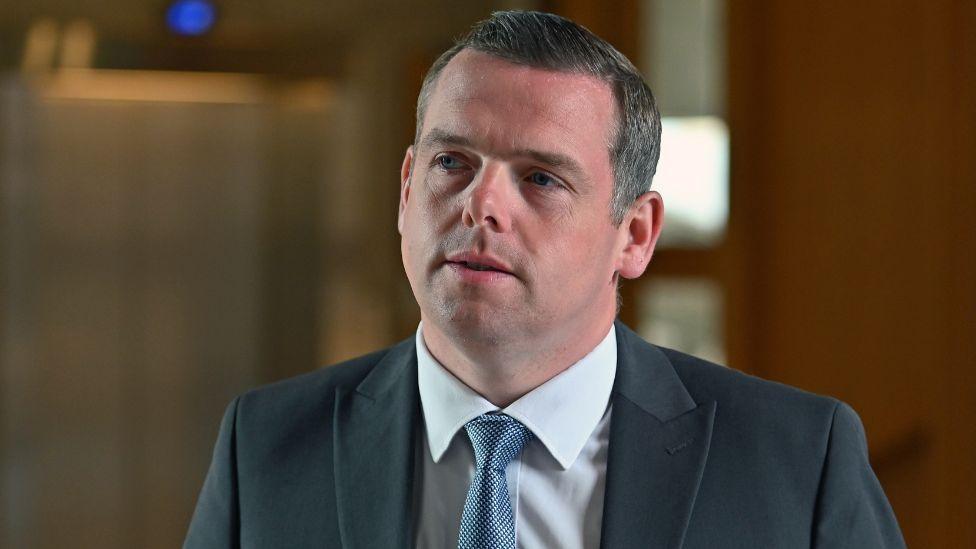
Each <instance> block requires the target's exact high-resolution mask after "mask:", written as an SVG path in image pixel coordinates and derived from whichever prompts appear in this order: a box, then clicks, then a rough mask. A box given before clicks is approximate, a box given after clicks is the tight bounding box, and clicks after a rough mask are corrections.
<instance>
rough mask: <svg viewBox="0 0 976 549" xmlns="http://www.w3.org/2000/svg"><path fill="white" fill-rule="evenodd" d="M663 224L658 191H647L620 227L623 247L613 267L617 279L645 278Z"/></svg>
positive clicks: (661, 204) (662, 205) (662, 210)
mask: <svg viewBox="0 0 976 549" xmlns="http://www.w3.org/2000/svg"><path fill="white" fill-rule="evenodd" d="M663 221H664V200H663V199H661V195H660V194H658V192H657V191H648V192H646V193H644V194H642V195H640V197H638V198H637V200H635V201H634V204H633V205H632V206H631V207H630V211H629V212H627V215H626V216H625V217H624V220H623V222H622V223H621V224H620V232H621V233H620V238H621V241H622V244H623V246H622V248H621V250H620V253H619V255H618V256H617V264H616V270H617V272H618V273H620V276H622V277H624V278H637V277H639V276H640V275H642V274H644V271H645V270H646V269H647V264H648V263H650V262H651V256H652V255H653V254H654V246H656V245H657V239H658V237H659V236H660V235H661V226H662V222H663Z"/></svg>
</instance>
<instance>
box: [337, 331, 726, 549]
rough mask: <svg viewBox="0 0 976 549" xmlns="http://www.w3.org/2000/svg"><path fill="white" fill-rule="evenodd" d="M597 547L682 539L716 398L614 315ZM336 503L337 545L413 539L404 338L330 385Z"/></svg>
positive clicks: (411, 423) (408, 344)
mask: <svg viewBox="0 0 976 549" xmlns="http://www.w3.org/2000/svg"><path fill="white" fill-rule="evenodd" d="M616 332H617V353H618V360H617V377H616V380H615V382H614V389H613V393H612V394H611V397H610V399H611V406H612V407H613V412H612V416H611V423H610V448H609V454H608V457H607V483H606V494H605V496H604V507H603V533H602V541H601V546H602V547H605V548H609V547H630V546H644V545H647V544H649V543H650V544H652V545H654V546H655V547H669V548H673V547H680V546H681V544H682V541H683V539H684V534H685V530H686V529H687V527H688V521H689V519H690V517H691V511H692V508H693V506H694V502H695V496H696V495H697V493H698V486H699V483H700V481H701V477H702V473H703V471H704V468H705V461H706V458H707V455H708V446H709V442H710V440H711V433H712V424H713V420H714V415H715V403H714V402H710V403H704V404H701V405H699V404H696V403H695V401H694V400H693V399H692V397H691V395H690V394H689V393H688V391H687V390H686V389H685V386H684V384H683V383H682V382H681V380H680V379H679V378H678V375H677V373H676V372H675V370H674V367H673V366H672V365H671V362H670V361H669V360H668V358H667V357H666V356H665V355H664V353H662V352H661V351H660V350H659V349H658V348H657V347H654V346H653V345H650V344H648V343H646V342H644V341H643V340H642V339H641V338H640V337H639V336H637V335H636V334H635V333H633V332H632V331H631V330H630V329H629V328H627V327H626V326H625V325H623V324H622V323H620V322H617V323H616ZM335 406H336V408H335V414H334V425H333V433H334V437H335V439H334V444H335V482H336V503H337V507H338V514H339V531H340V535H341V536H342V546H343V547H351V548H358V547H362V548H374V547H410V546H412V544H413V509H414V501H415V497H414V493H413V481H414V473H415V471H414V462H415V437H416V434H417V426H418V425H420V422H421V417H420V398H419V394H418V390H417V352H416V347H415V344H414V339H413V338H410V339H408V340H406V341H403V342H402V343H400V344H399V345H397V346H395V347H393V348H391V349H390V351H389V352H388V353H387V354H386V355H385V356H384V357H383V358H382V359H381V360H380V361H379V362H378V363H377V364H376V366H375V367H374V368H373V370H372V371H371V372H370V373H369V375H367V376H366V378H365V379H364V380H363V381H362V382H361V383H360V384H359V386H357V387H356V388H355V389H348V388H346V389H343V388H339V389H337V394H336V405H335Z"/></svg>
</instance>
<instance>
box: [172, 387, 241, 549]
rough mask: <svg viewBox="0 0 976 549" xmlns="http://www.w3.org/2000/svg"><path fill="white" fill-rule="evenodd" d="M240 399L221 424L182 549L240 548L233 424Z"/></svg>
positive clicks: (225, 415) (229, 409)
mask: <svg viewBox="0 0 976 549" xmlns="http://www.w3.org/2000/svg"><path fill="white" fill-rule="evenodd" d="M238 401H239V397H238V398H235V399H234V401H233V402H231V403H230V405H229V406H228V407H227V411H226V412H224V419H223V420H222V421H221V422H220V434H218V435H217V444H216V445H215V446H214V452H213V460H212V461H211V463H210V469H209V471H207V479H206V480H205V481H204V483H203V489H202V490H201V491H200V498H199V499H198V500H197V507H196V511H194V513H193V520H192V521H191V522H190V530H189V532H188V533H187V535H186V540H185V541H184V542H183V547H184V549H202V548H208V549H209V548H218V547H219V548H230V547H239V545H240V539H239V532H240V519H239V515H240V513H239V506H238V498H237V457H236V427H235V424H236V421H237V404H238Z"/></svg>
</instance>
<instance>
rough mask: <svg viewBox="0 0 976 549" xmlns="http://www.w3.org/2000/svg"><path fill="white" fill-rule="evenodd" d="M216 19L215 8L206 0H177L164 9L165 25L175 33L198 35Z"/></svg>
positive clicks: (209, 27) (211, 26)
mask: <svg viewBox="0 0 976 549" xmlns="http://www.w3.org/2000/svg"><path fill="white" fill-rule="evenodd" d="M216 20H217V8H215V7H214V5H213V4H212V3H210V2H208V1H207V0H177V1H176V2H173V3H172V4H170V6H169V8H167V9H166V25H167V26H168V27H169V29H170V30H171V31H173V32H175V33H176V34H182V35H186V36H200V35H201V34H204V33H206V32H207V31H209V30H210V29H211V28H213V25H214V22H215V21H216Z"/></svg>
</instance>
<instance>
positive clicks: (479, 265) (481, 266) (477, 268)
mask: <svg viewBox="0 0 976 549" xmlns="http://www.w3.org/2000/svg"><path fill="white" fill-rule="evenodd" d="M448 263H453V264H455V265H460V266H462V267H466V268H468V269H471V270H474V271H494V272H496V273H505V274H511V273H509V272H508V271H505V270H503V269H496V268H495V267H492V266H491V265H485V264H484V263H475V262H473V261H449V262H448Z"/></svg>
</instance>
